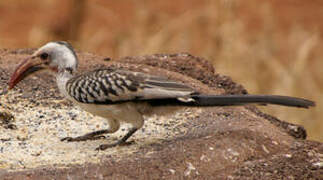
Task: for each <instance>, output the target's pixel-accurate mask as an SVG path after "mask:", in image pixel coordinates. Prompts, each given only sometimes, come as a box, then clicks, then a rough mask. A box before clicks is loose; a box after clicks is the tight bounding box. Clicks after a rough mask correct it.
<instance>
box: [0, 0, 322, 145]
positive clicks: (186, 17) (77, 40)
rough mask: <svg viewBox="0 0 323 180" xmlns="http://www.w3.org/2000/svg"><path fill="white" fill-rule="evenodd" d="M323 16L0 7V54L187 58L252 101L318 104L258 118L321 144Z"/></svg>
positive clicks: (170, 8)
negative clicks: (57, 45)
mask: <svg viewBox="0 0 323 180" xmlns="http://www.w3.org/2000/svg"><path fill="white" fill-rule="evenodd" d="M322 9H323V3H321V2H319V1H311V2H310V1H306V2H305V1H301V0H297V1H293V0H286V1H284V2H281V1H279V0H272V1H261V2H259V1H256V0H251V1H248V2H245V1H243V0H217V1H216V0H164V1H148V0H142V1H134V0H128V1H125V0H124V1H99V0H91V1H84V0H69V1H54V0H42V1H40V0H39V1H32V2H31V1H22V0H11V1H0V48H21V47H38V46H40V45H42V44H44V43H45V42H47V41H50V40H68V41H70V42H72V43H73V45H74V46H75V47H76V48H78V49H80V50H82V51H89V52H93V53H98V54H102V55H106V56H109V57H112V58H117V57H122V56H132V55H144V54H153V53H175V52H189V53H191V54H193V55H196V56H200V57H204V58H206V59H208V60H211V61H212V63H213V64H214V65H215V67H216V69H217V71H218V72H220V73H223V74H226V75H229V76H231V77H232V78H233V79H234V80H235V81H236V82H238V83H241V84H243V85H244V86H245V87H246V88H247V89H248V91H249V93H254V94H282V95H291V96H298V97H305V98H309V99H313V100H315V101H316V102H317V107H316V108H312V109H310V110H301V109H294V108H286V107H279V106H269V107H265V108H263V110H264V111H266V112H269V113H270V114H273V115H275V116H277V117H279V118H280V119H283V120H286V121H289V122H293V123H297V124H301V125H303V126H304V127H305V128H306V129H307V130H308V135H309V139H313V140H318V141H321V142H322V141H323V121H322V120H321V118H320V117H321V116H322V114H323V112H322V111H321V109H322V102H323V93H322V90H323V76H322V74H323V73H322V71H323V68H322V67H323V61H322V57H323V51H322V48H323V44H322V32H323V23H322V22H321V20H322V18H323V11H322ZM319 17H322V18H319ZM320 23H321V24H320Z"/></svg>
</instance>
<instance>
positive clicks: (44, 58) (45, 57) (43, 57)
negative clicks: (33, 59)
mask: <svg viewBox="0 0 323 180" xmlns="http://www.w3.org/2000/svg"><path fill="white" fill-rule="evenodd" d="M39 57H40V59H42V60H46V59H47V58H48V54H47V53H42V54H41V55H40V56H39Z"/></svg>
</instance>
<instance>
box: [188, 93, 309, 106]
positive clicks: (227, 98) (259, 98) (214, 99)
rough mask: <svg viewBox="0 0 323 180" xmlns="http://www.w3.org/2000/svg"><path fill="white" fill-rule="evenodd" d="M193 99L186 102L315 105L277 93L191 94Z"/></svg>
mask: <svg viewBox="0 0 323 180" xmlns="http://www.w3.org/2000/svg"><path fill="white" fill-rule="evenodd" d="M191 98H192V99H193V100H194V101H191V102H187V104H189V105H193V106H229V105H244V104H277V105H283V106H293V107H300V108H309V107H310V106H315V102H313V101H310V100H307V99H302V98H296V97H289V96H278V95H203V94H202V95H193V96H192V97H191Z"/></svg>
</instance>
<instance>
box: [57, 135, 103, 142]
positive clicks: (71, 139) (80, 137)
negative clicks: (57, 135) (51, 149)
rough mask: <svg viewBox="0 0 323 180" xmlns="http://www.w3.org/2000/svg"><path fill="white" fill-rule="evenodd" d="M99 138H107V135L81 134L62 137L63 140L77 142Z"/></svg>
mask: <svg viewBox="0 0 323 180" xmlns="http://www.w3.org/2000/svg"><path fill="white" fill-rule="evenodd" d="M98 139H105V136H93V137H88V136H79V137H75V138H73V137H65V138H62V139H61V141H67V142H77V141H87V140H98Z"/></svg>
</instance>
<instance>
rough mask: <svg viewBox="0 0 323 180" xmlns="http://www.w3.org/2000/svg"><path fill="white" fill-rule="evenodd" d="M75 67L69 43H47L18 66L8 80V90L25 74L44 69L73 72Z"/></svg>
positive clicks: (75, 62)
mask: <svg viewBox="0 0 323 180" xmlns="http://www.w3.org/2000/svg"><path fill="white" fill-rule="evenodd" d="M77 65H78V60H77V56H76V54H75V52H74V50H73V47H72V46H71V45H70V44H69V43H67V42H63V41H57V42H49V43H47V44H45V45H44V46H42V47H40V48H39V49H38V50H37V51H36V52H34V53H33V54H32V55H31V56H30V57H28V58H27V59H25V60H23V61H22V62H21V63H20V64H19V65H18V67H17V68H16V70H15V71H14V73H13V75H12V76H11V78H10V81H9V89H12V88H13V87H14V86H15V85H16V84H17V83H18V82H19V81H21V80H22V79H23V78H24V77H26V75H27V74H31V72H35V71H37V70H39V69H44V68H45V69H50V70H52V71H54V72H60V71H64V70H67V71H69V72H73V71H76V69H77Z"/></svg>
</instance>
